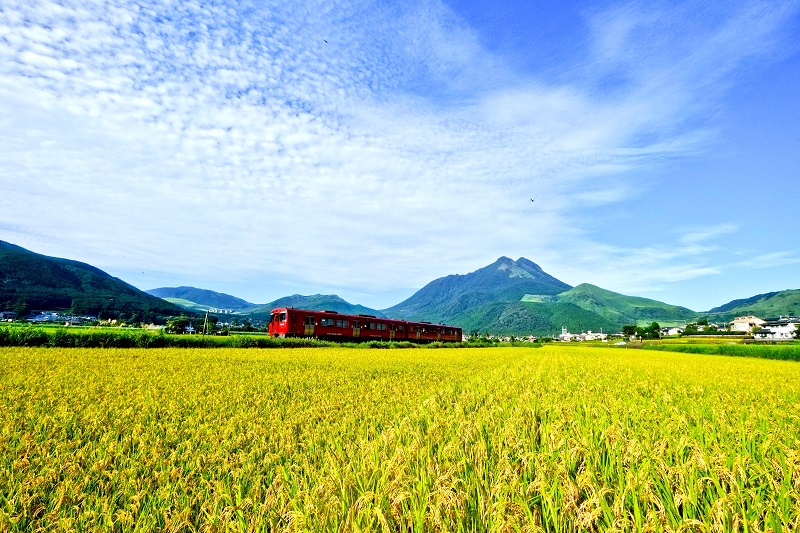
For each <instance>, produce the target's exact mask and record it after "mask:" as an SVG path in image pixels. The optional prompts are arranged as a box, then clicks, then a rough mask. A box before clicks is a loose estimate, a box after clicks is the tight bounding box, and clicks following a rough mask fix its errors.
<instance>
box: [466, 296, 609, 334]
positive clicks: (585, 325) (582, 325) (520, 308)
mask: <svg viewBox="0 0 800 533" xmlns="http://www.w3.org/2000/svg"><path fill="white" fill-rule="evenodd" d="M453 323H454V324H457V325H458V326H460V327H462V328H463V329H464V331H465V332H472V331H487V332H491V333H493V334H499V335H510V334H513V335H519V334H526V335H558V334H560V333H561V328H562V327H566V328H567V329H568V330H569V331H571V332H573V333H577V332H582V331H598V332H599V331H605V332H606V333H609V332H617V331H619V330H620V328H621V326H619V325H618V324H617V323H615V322H613V321H611V320H608V319H606V318H604V317H602V316H600V315H598V314H596V313H593V312H591V311H587V310H586V309H582V308H580V307H578V306H577V305H575V304H571V303H557V302H546V303H545V302H522V301H521V302H498V303H493V304H486V305H483V306H481V307H479V308H477V309H474V310H472V311H470V312H467V313H464V314H463V315H461V316H460V317H457V318H455V319H454V320H453Z"/></svg>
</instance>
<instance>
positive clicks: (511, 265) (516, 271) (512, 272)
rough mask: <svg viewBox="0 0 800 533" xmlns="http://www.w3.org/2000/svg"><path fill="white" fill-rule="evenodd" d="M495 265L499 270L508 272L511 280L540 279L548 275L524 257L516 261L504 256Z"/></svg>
mask: <svg viewBox="0 0 800 533" xmlns="http://www.w3.org/2000/svg"><path fill="white" fill-rule="evenodd" d="M494 265H496V266H497V270H503V271H507V275H508V277H509V278H529V279H538V278H542V277H544V276H546V275H547V274H545V272H544V271H543V270H542V269H541V267H539V265H537V264H536V263H534V262H533V261H530V260H529V259H525V258H524V257H520V258H519V259H517V260H516V261H514V260H513V259H511V258H509V257H505V256H502V257H500V258H499V259H498V260H497V261H495V263H494Z"/></svg>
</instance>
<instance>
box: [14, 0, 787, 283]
mask: <svg viewBox="0 0 800 533" xmlns="http://www.w3.org/2000/svg"><path fill="white" fill-rule="evenodd" d="M643 13H644V14H643ZM678 15H680V13H678V12H676V11H674V10H669V9H665V8H661V9H649V8H645V7H643V6H640V5H637V4H630V5H629V6H627V7H626V8H624V9H619V10H613V11H612V12H610V13H600V14H596V15H594V16H593V19H592V23H591V26H592V28H593V32H594V33H593V34H594V35H595V41H594V43H595V44H594V49H593V55H592V57H591V61H589V62H587V64H586V65H582V66H579V67H576V72H579V74H580V77H581V78H582V79H580V80H575V81H574V82H571V83H570V82H568V81H561V82H559V83H555V82H553V81H552V80H548V79H538V78H537V77H536V75H535V73H527V74H518V73H514V72H512V71H511V70H509V69H507V68H506V67H505V66H504V65H503V61H502V59H501V58H498V57H496V56H494V55H492V54H491V53H489V52H487V51H485V50H483V49H482V48H481V46H480V44H479V40H478V38H477V37H476V35H475V34H474V32H473V31H472V30H471V29H470V28H468V27H466V26H465V25H464V24H463V23H462V22H461V21H460V20H459V19H458V18H457V17H454V16H453V13H452V12H451V11H450V10H449V8H447V7H446V6H445V5H444V4H441V3H438V2H435V1H431V2H424V3H421V4H420V3H408V4H405V3H400V4H398V5H395V6H391V7H390V6H388V5H385V6H376V5H374V4H370V3H362V2H357V1H354V2H335V3H327V2H312V3H303V2H274V3H271V4H270V6H269V7H268V8H267V7H263V6H261V5H260V4H257V3H255V4H247V3H243V4H242V5H238V4H235V5H234V4H232V5H226V4H222V3H218V4H203V5H202V6H201V5H200V4H198V3H195V2H181V3H173V2H159V1H155V0H154V1H150V2H146V1H145V2H140V3H138V4H131V3H128V2H121V1H119V2H112V1H95V2H88V3H87V2H71V1H66V2H51V1H48V0H37V1H35V2H30V1H26V2H13V1H9V2H6V4H5V7H4V8H3V9H2V11H0V29H2V30H3V32H2V33H3V35H4V37H3V39H2V40H0V57H3V58H9V59H10V61H4V62H3V64H2V66H0V96H2V98H0V101H2V102H3V103H2V104H0V105H2V113H1V114H0V118H1V119H2V125H3V130H4V131H6V132H14V134H13V135H9V134H5V135H2V136H1V137H0V151H1V152H2V153H4V154H7V155H6V156H5V157H3V159H2V161H0V176H2V177H0V185H2V187H3V189H5V190H10V191H13V193H12V194H10V195H4V197H3V199H0V238H8V239H9V240H12V241H15V240H17V241H19V240H20V239H18V237H19V236H20V235H19V234H20V231H22V233H27V234H28V235H31V236H32V237H31V238H32V239H34V240H35V239H37V238H38V237H33V236H35V235H48V236H49V237H47V240H48V241H47V245H46V246H45V248H46V250H45V251H49V252H51V253H53V254H63V255H70V256H73V257H74V256H77V255H78V254H77V253H73V252H75V251H76V249H80V250H81V251H82V252H81V254H80V258H82V260H85V261H88V262H96V263H99V264H100V265H103V266H105V267H106V268H109V269H125V268H130V265H136V264H145V263H147V264H148V265H149V266H151V267H152V268H153V269H154V270H159V271H164V272H174V273H175V275H176V279H178V278H179V277H180V275H181V273H183V272H186V271H191V272H192V274H193V275H196V276H206V277H208V278H209V279H211V278H213V277H214V276H217V277H220V276H221V277H245V278H259V277H260V278H263V279H265V280H269V279H276V278H278V279H280V280H284V281H286V280H298V281H303V282H305V283H307V284H308V285H309V286H327V287H336V286H341V287H352V286H359V288H360V289H363V290H367V291H369V290H373V291H378V290H382V289H385V287H386V286H387V284H391V285H394V286H397V285H399V284H406V285H405V286H419V285H421V284H422V283H425V282H427V281H429V280H430V279H431V275H432V274H431V273H432V272H435V273H437V274H442V275H443V274H446V273H452V272H458V271H463V268H462V266H463V265H464V261H465V257H470V256H471V255H470V253H468V252H466V251H465V250H470V249H473V248H474V249H475V250H481V252H480V253H481V255H482V256H486V255H487V254H488V256H489V257H492V256H499V255H509V250H516V249H527V250H540V249H542V250H550V251H549V252H547V253H549V254H550V256H551V257H552V258H553V260H554V261H555V262H559V261H563V258H564V257H569V254H567V253H566V252H565V251H564V249H563V248H562V246H563V244H562V238H563V236H564V235H575V236H581V235H582V231H581V229H580V228H579V227H575V226H574V222H572V220H573V218H572V217H571V216H570V214H571V212H573V210H574V209H576V208H577V209H580V208H581V206H585V205H587V204H593V205H606V204H611V203H614V202H619V201H621V200H624V199H625V198H626V197H628V196H629V194H631V193H630V190H631V187H630V186H629V185H628V184H626V183H625V182H624V181H623V180H622V178H619V176H621V175H624V173H626V172H628V171H631V170H634V169H640V168H644V167H646V166H647V165H648V164H651V162H652V161H653V160H657V159H658V158H661V157H669V156H672V155H676V154H681V153H685V152H686V151H688V150H692V149H693V148H695V147H697V146H698V144H700V143H703V142H704V139H705V137H704V130H703V128H699V127H696V126H692V127H687V126H686V123H687V122H691V121H692V116H693V115H692V112H693V111H694V109H695V105H698V103H699V102H700V101H701V100H705V99H706V98H707V97H708V95H707V94H705V93H707V92H708V90H709V87H710V86H711V85H713V84H714V83H716V82H717V81H719V80H722V79H724V76H725V73H726V72H728V71H730V70H731V69H732V68H734V66H735V65H736V63H737V62H738V61H741V60H742V59H743V58H746V57H749V56H751V55H752V54H753V47H755V48H756V49H758V50H763V49H764V47H763V46H756V44H755V43H760V42H761V40H762V39H764V38H765V37H766V36H769V35H770V32H771V31H773V29H774V27H775V26H776V25H777V24H778V23H779V19H780V15H781V14H780V13H776V14H774V15H771V16H767V15H764V14H763V13H762V14H760V15H759V13H758V12H756V11H754V10H750V11H742V12H739V13H738V14H736V15H735V16H734V17H732V18H730V19H725V20H722V21H721V22H720V24H719V26H718V27H717V28H713V29H712V32H711V34H704V33H702V32H701V30H700V29H697V28H694V29H693V30H692V31H693V32H694V34H696V35H697V36H698V37H699V38H702V39H703V40H704V45H703V46H702V47H701V48H702V49H703V50H704V51H703V52H702V53H700V52H693V53H690V54H688V55H686V56H685V55H682V54H679V53H667V52H668V50H669V49H670V48H671V47H672V46H673V45H674V43H675V42H678V41H680V37H681V35H682V34H681V32H680V31H679V29H677V27H676V28H674V29H675V31H676V32H677V35H676V36H675V37H673V36H668V35H666V34H664V36H663V38H660V39H656V40H655V41H654V43H653V45H652V46H651V47H649V48H647V49H645V50H642V49H641V47H640V46H638V45H639V44H641V42H642V36H643V35H644V34H647V35H651V33H652V32H653V31H654V30H655V29H656V28H657V27H658V26H659V25H661V24H663V23H664V21H665V20H667V21H671V22H672V23H673V24H676V23H677V20H679V17H678ZM784 16H785V14H784ZM734 36H737V37H739V38H740V39H741V41H742V42H741V43H740V42H739V41H737V40H736V39H734ZM326 41H327V42H326ZM632 50H638V51H637V52H632ZM720 57H722V61H721V64H722V66H721V67H719V68H715V69H714V70H713V72H712V74H713V75H712V76H711V77H710V78H709V79H708V80H707V81H703V80H704V77H705V75H706V74H705V73H706V72H707V70H708V69H709V67H710V66H711V65H715V64H716V62H717V61H718V60H719V58H720ZM609 72H611V73H613V74H614V75H619V76H622V77H623V78H624V79H625V83H624V87H625V90H624V91H621V92H619V93H618V92H614V91H610V92H604V91H601V90H598V89H597V85H598V84H600V83H601V80H602V78H603V77H605V76H607V75H609ZM584 77H585V79H583V78H584ZM654 80H657V81H655V82H654ZM698 86H699V87H700V89H701V91H702V92H703V93H704V94H699V93H698ZM665 95H666V96H665ZM643 139H647V140H646V141H643ZM600 178H602V179H600ZM530 197H537V198H540V199H541V201H540V202H538V203H537V204H536V205H535V206H533V207H534V209H533V210H532V209H531V208H532V206H531V205H529V204H530V202H529V200H528V199H529V198H530ZM22 218H25V219H28V220H31V222H30V223H28V224H26V225H25V226H23V227H24V228H25V229H24V230H19V227H20V226H16V225H14V221H16V220H19V219H22ZM11 227H14V228H18V229H12V230H10V229H8V228H11ZM22 240H24V239H22ZM700 240H702V239H699V238H697V237H694V238H688V240H687V241H685V242H684V243H683V245H685V246H686V248H689V247H690V246H691V245H693V244H694V245H697V244H699V241H700ZM43 244H44V243H43ZM590 244H591V243H590ZM66 252H70V253H69V254H67V253H66ZM524 254H526V252H524V251H523V252H522V253H520V255H524ZM687 254H689V252H688V251H684V253H683V254H681V253H674V254H671V253H668V252H667V251H666V250H665V249H654V250H651V249H645V250H618V249H614V248H613V247H605V246H602V245H594V250H593V252H592V255H593V257H595V258H596V259H597V261H598V262H608V261H609V260H613V259H614V258H618V257H621V256H625V257H627V258H628V259H626V260H624V261H622V262H621V263H618V266H617V267H615V268H616V270H618V271H620V272H627V271H631V270H634V269H638V268H641V267H642V266H647V267H653V266H654V265H657V264H660V263H659V261H661V264H663V262H664V261H667V263H666V264H663V267H661V268H652V269H651V272H652V274H651V275H650V276H649V277H648V278H647V279H641V280H639V285H647V284H648V283H658V282H660V281H670V282H671V281H676V280H679V279H686V277H687V276H688V277H693V276H702V275H708V274H710V273H712V272H714V271H715V270H714V268H713V267H709V266H703V265H702V263H700V262H698V263H696V264H695V263H693V262H691V261H689V262H688V263H687V259H686V257H687ZM528 255H529V254H528ZM659 256H660V259H658V257H659ZM471 257H474V255H472V256H471ZM559 257H560V258H562V259H559ZM619 265H621V266H619ZM365 272H368V274H366V273H365ZM265 283H269V282H268V281H265ZM309 292H313V289H310V290H309ZM242 296H243V297H246V298H247V297H248V295H242ZM273 296H279V295H273Z"/></svg>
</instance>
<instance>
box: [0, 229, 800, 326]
mask: <svg viewBox="0 0 800 533" xmlns="http://www.w3.org/2000/svg"><path fill="white" fill-rule="evenodd" d="M154 294H156V295H158V294H164V295H169V296H167V297H169V298H172V299H174V300H180V303H181V306H182V307H181V306H175V305H172V304H170V303H169V302H167V301H166V300H164V299H163V298H159V297H157V296H155V295H154ZM180 296H182V297H184V298H179V297H180ZM197 300H200V302H199V303H198V302H197ZM198 305H200V306H205V308H206V309H208V308H217V309H224V310H234V311H235V312H236V313H237V314H240V315H243V316H252V317H258V318H267V317H268V316H269V314H270V311H271V310H272V309H273V308H275V307H303V308H308V309H315V310H332V311H337V312H340V313H348V314H370V315H375V316H390V317H392V318H399V319H408V320H428V321H431V322H437V323H443V322H446V323H449V324H452V325H457V326H461V327H463V328H464V329H465V330H468V331H469V330H479V331H492V332H498V333H519V334H523V333H530V334H554V333H557V332H558V331H560V328H561V327H562V326H564V327H568V328H569V329H570V330H572V328H579V329H581V330H589V329H591V330H593V331H598V330H600V329H603V330H605V331H611V330H613V329H619V328H621V326H622V325H627V324H631V323H636V324H640V325H641V324H644V323H647V324H649V323H651V322H659V323H660V324H662V325H667V324H674V323H677V324H680V323H686V322H689V321H694V320H696V319H698V318H703V317H708V318H709V320H716V321H723V320H725V321H727V320H730V319H732V318H733V317H734V316H741V315H745V314H755V315H757V316H762V317H767V316H777V315H780V314H784V315H785V314H797V312H798V311H800V290H797V289H787V290H784V291H777V292H770V293H764V294H759V295H755V296H752V297H750V298H743V299H737V300H732V301H731V302H728V303H727V304H724V305H721V306H718V307H715V308H712V309H711V310H710V311H706V312H696V311H693V310H691V309H688V308H686V307H681V306H675V305H670V304H666V303H664V302H660V301H658V300H652V299H649V298H642V297H638V296H626V295H623V294H620V293H615V292H613V291H609V290H607V289H603V288H601V287H597V286H595V285H592V284H589V283H582V284H580V285H577V286H575V287H572V286H570V285H568V284H566V283H564V282H562V281H560V280H558V279H556V278H554V277H553V276H551V275H549V274H547V273H546V272H545V271H544V270H543V269H542V268H541V267H539V265H537V264H536V263H534V262H533V261H530V260H529V259H526V258H524V257H520V258H519V259H517V260H512V259H510V258H508V257H505V256H501V257H500V258H498V259H497V260H496V261H495V262H493V263H492V264H490V265H487V266H485V267H482V268H479V269H477V270H475V271H473V272H470V273H468V274H451V275H448V276H444V277H441V278H438V279H435V280H433V281H431V282H430V283H428V284H426V285H425V286H424V287H422V288H421V289H420V290H419V291H417V292H416V293H414V294H413V295H412V296H411V297H409V298H407V299H406V300H404V301H402V302H400V303H399V304H396V305H394V306H392V307H389V308H386V309H382V310H378V309H372V308H369V307H366V306H363V305H359V304H352V303H350V302H347V301H346V300H344V299H343V298H341V297H339V296H338V295H335V294H334V295H322V294H316V295H310V296H303V295H300V294H295V295H292V296H285V297H282V298H279V299H277V300H275V301H273V302H269V303H267V304H254V303H251V302H248V301H246V300H243V299H241V298H237V297H235V296H231V295H227V294H224V293H219V292H215V291H210V290H207V289H199V288H196V287H188V286H180V287H162V288H159V289H150V290H149V291H141V290H139V289H137V288H136V287H134V286H132V285H130V284H127V283H126V282H124V281H123V280H120V279H118V278H114V277H113V276H110V275H109V274H107V273H105V272H103V271H102V270H100V269H98V268H96V267H94V266H92V265H88V264H86V263H81V262H79V261H73V260H69V259H62V258H53V257H48V256H44V255H42V254H37V253H35V252H32V251H30V250H26V249H25V248H22V247H20V246H17V245H15V244H11V243H8V242H5V241H0V310H14V309H31V308H33V309H41V310H50V309H52V310H55V309H67V308H69V309H71V310H72V311H74V312H76V313H87V314H92V312H97V313H104V314H105V315H106V316H114V315H117V316H119V315H128V316H136V317H140V318H141V317H144V316H145V315H147V316H148V317H152V316H154V315H156V314H161V315H167V316H170V315H175V314H179V313H180V312H181V311H182V310H189V311H194V312H198V311H200V312H202V311H203V308H199V307H198ZM187 306H188V307H187Z"/></svg>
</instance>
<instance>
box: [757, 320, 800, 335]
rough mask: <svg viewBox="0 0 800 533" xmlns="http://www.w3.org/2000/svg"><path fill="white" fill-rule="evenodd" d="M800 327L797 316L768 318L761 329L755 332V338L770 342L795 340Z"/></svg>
mask: <svg viewBox="0 0 800 533" xmlns="http://www.w3.org/2000/svg"><path fill="white" fill-rule="evenodd" d="M798 327H800V318H798V317H796V316H786V317H784V316H780V317H778V318H768V319H766V320H764V323H763V324H761V328H760V329H757V330H755V331H754V332H753V338H755V339H758V340H768V341H790V340H794V339H795V338H796V337H795V336H794V334H795V331H796V330H797V328H798Z"/></svg>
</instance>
